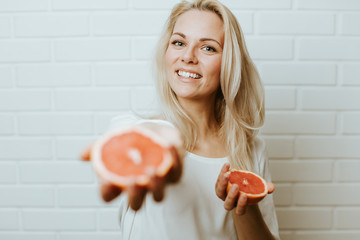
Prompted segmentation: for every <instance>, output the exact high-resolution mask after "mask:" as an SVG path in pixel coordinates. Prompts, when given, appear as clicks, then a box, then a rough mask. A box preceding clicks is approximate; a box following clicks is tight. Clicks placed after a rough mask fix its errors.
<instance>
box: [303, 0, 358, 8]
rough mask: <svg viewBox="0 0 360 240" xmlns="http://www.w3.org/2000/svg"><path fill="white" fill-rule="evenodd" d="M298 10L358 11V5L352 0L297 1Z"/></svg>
mask: <svg viewBox="0 0 360 240" xmlns="http://www.w3.org/2000/svg"><path fill="white" fill-rule="evenodd" d="M297 7H298V8H299V9H320V10H359V9H360V5H359V4H358V2H357V1H353V0H297Z"/></svg>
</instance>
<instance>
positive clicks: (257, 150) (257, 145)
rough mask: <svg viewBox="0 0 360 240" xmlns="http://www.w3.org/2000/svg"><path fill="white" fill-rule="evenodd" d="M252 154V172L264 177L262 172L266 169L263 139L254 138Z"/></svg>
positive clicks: (259, 137) (265, 152)
mask: <svg viewBox="0 0 360 240" xmlns="http://www.w3.org/2000/svg"><path fill="white" fill-rule="evenodd" d="M252 154H253V163H254V165H253V166H254V170H255V172H257V173H258V174H260V175H261V176H263V175H264V170H265V168H267V165H268V163H267V161H268V158H267V148H266V142H265V140H264V138H262V137H261V136H256V137H255V139H254V141H253V144H252Z"/></svg>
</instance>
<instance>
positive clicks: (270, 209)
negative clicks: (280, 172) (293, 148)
mask: <svg viewBox="0 0 360 240" xmlns="http://www.w3.org/2000/svg"><path fill="white" fill-rule="evenodd" d="M254 146H255V149H254V150H255V151H254V158H255V170H256V172H257V173H258V174H259V175H261V176H262V177H263V178H264V179H265V180H266V181H267V182H271V174H270V170H269V159H268V156H267V151H266V144H265V141H264V140H263V139H261V138H257V139H256V140H255V144H254ZM258 205H259V208H260V211H261V213H262V215H263V218H264V220H265V222H266V224H267V226H268V228H269V229H270V231H271V233H272V234H273V236H274V237H275V239H280V237H279V225H278V220H277V216H276V211H275V206H274V200H273V195H272V194H268V195H267V196H266V197H265V198H264V199H263V200H262V201H260V202H259V204H258Z"/></svg>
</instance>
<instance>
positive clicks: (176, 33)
mask: <svg viewBox="0 0 360 240" xmlns="http://www.w3.org/2000/svg"><path fill="white" fill-rule="evenodd" d="M173 35H179V36H180V37H182V38H184V39H186V35H185V34H183V33H181V32H174V33H173ZM205 41H213V42H216V43H217V44H218V45H219V46H220V47H221V46H222V45H221V44H220V43H219V41H217V40H215V39H213V38H200V42H205Z"/></svg>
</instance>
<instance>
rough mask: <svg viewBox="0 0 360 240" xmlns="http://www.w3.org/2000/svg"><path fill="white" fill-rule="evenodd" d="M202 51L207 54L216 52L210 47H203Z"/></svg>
mask: <svg viewBox="0 0 360 240" xmlns="http://www.w3.org/2000/svg"><path fill="white" fill-rule="evenodd" d="M203 49H204V50H205V51H208V52H216V49H215V48H213V47H210V46H205V47H203Z"/></svg>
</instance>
